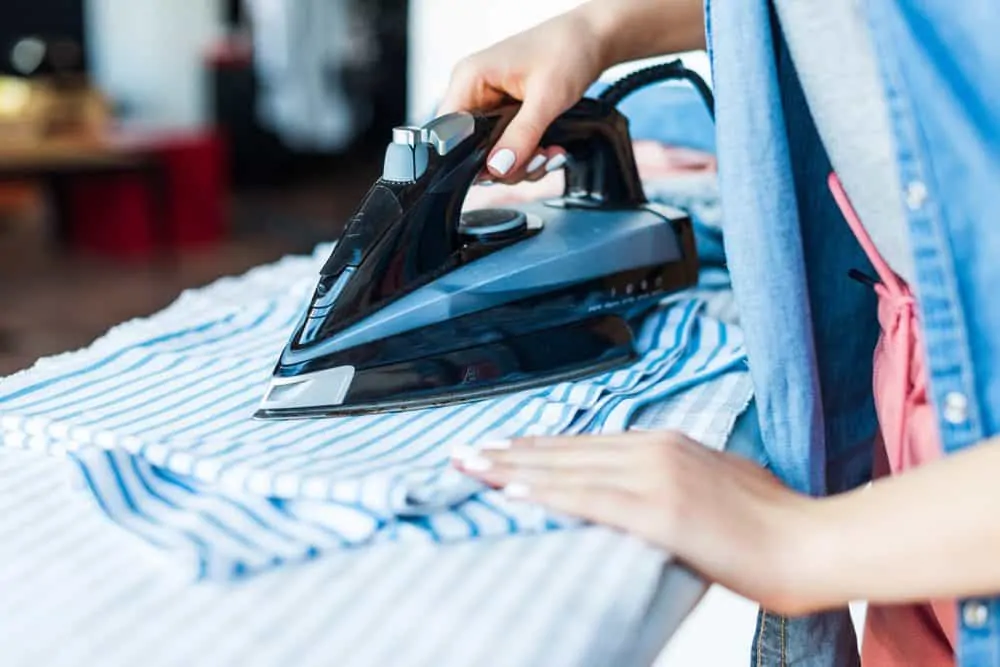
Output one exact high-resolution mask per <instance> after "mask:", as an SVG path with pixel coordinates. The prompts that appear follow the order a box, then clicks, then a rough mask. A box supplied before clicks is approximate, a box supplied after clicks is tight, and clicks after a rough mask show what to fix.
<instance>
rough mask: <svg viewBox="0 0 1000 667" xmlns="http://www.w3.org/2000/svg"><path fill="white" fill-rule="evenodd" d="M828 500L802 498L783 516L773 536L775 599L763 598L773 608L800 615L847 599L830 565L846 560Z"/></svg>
mask: <svg viewBox="0 0 1000 667" xmlns="http://www.w3.org/2000/svg"><path fill="white" fill-rule="evenodd" d="M829 503H830V500H829V499H827V498H802V499H801V501H800V502H799V503H797V504H796V506H795V507H794V508H792V509H791V511H790V512H788V513H787V514H786V515H785V516H784V517H782V519H781V521H780V526H779V527H778V528H777V529H776V533H777V535H776V536H775V537H774V538H773V544H774V546H775V547H776V548H777V549H778V554H777V555H776V558H775V559H774V562H775V563H776V565H777V569H778V573H777V575H776V581H775V590H774V599H773V600H769V601H764V602H765V606H766V607H768V608H770V609H771V610H772V611H775V612H778V613H782V614H785V615H788V616H800V615H804V614H808V613H812V612H816V611H821V610H823V609H828V608H830V607H834V606H838V605H840V604H846V603H847V602H849V601H850V600H849V598H847V597H843V596H841V595H839V594H838V583H837V578H836V576H835V575H836V572H835V568H834V569H831V567H830V566H831V564H834V563H839V564H840V565H841V566H842V565H843V564H844V562H845V561H844V560H843V559H842V558H841V556H840V550H839V546H840V541H839V540H838V537H837V532H838V530H837V526H836V520H835V513H834V512H831V507H830V505H829ZM842 597H843V599H841V598H842Z"/></svg>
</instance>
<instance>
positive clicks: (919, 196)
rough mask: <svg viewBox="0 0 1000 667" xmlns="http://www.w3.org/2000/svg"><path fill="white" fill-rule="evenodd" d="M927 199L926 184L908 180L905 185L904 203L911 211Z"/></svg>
mask: <svg viewBox="0 0 1000 667" xmlns="http://www.w3.org/2000/svg"><path fill="white" fill-rule="evenodd" d="M925 201H927V186H926V185H924V184H923V181H910V184H909V185H907V186H906V205H907V206H909V207H910V210H911V211H916V210H917V209H918V208H920V207H921V206H923V205H924V202H925Z"/></svg>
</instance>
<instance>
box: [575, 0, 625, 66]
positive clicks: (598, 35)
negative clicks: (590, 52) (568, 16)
mask: <svg viewBox="0 0 1000 667" xmlns="http://www.w3.org/2000/svg"><path fill="white" fill-rule="evenodd" d="M614 5H615V3H614V2H608V1H607V0H590V1H589V2H585V3H584V4H582V5H580V6H579V7H577V8H576V9H575V10H573V11H574V12H575V13H576V14H577V16H579V18H580V19H581V20H582V21H583V23H584V24H585V26H586V30H587V32H588V33H589V35H588V37H589V38H590V39H591V40H593V43H594V44H596V49H595V52H596V55H597V60H598V66H599V67H600V71H601V72H603V71H604V70H606V69H608V68H610V67H614V66H615V65H619V64H621V63H622V62H625V60H626V59H625V58H623V57H622V50H621V48H619V47H618V46H617V44H616V41H617V40H619V39H621V36H622V35H623V34H624V24H623V21H622V18H621V17H622V14H624V12H623V11H622V10H621V7H618V8H616V7H615V6H614Z"/></svg>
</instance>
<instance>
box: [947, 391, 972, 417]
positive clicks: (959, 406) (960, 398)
mask: <svg viewBox="0 0 1000 667" xmlns="http://www.w3.org/2000/svg"><path fill="white" fill-rule="evenodd" d="M943 413H944V419H945V421H946V422H948V423H949V424H961V423H962V422H964V421H965V420H966V419H968V418H969V399H968V398H967V397H966V396H965V394H961V393H959V392H957V391H950V392H948V393H947V394H945V396H944V408H943Z"/></svg>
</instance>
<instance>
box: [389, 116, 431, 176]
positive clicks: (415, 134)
mask: <svg viewBox="0 0 1000 667" xmlns="http://www.w3.org/2000/svg"><path fill="white" fill-rule="evenodd" d="M427 154H428V151H427V144H426V143H424V130H423V128H420V127H397V128H393V130H392V143H391V144H389V146H388V147H387V148H386V149H385V162H384V163H383V165H382V178H383V179H385V180H387V181H393V182H394V183H412V182H413V181H416V180H417V179H418V178H420V177H421V176H423V175H424V172H425V171H426V170H427V158H428V155H427Z"/></svg>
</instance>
